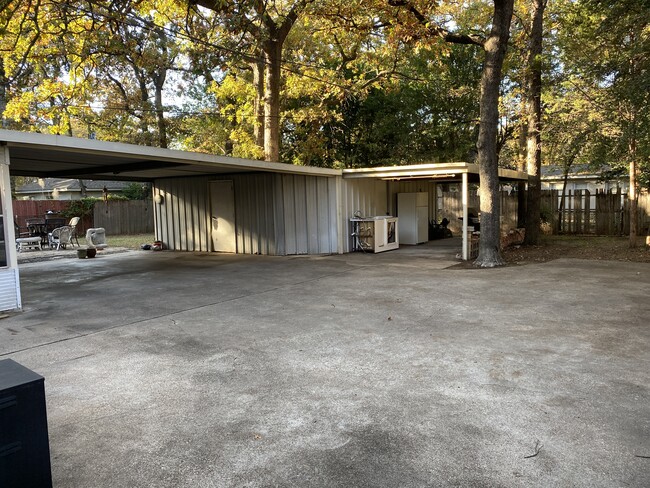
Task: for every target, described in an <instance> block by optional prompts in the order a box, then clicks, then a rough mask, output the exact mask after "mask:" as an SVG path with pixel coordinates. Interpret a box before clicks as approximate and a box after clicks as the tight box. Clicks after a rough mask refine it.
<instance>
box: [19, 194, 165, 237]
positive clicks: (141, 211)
mask: <svg viewBox="0 0 650 488" xmlns="http://www.w3.org/2000/svg"><path fill="white" fill-rule="evenodd" d="M12 203H13V209H14V218H15V221H16V223H17V224H18V226H19V227H21V228H25V227H26V226H27V224H26V222H25V219H27V218H30V217H43V216H44V215H45V214H46V213H47V212H48V211H52V212H55V213H59V212H61V211H63V210H65V209H66V208H68V205H69V203H70V200H14V201H13V202H12ZM91 227H104V228H105V229H106V232H107V234H109V235H124V234H149V233H153V203H152V202H151V200H109V201H108V202H101V201H98V202H97V203H95V208H94V212H93V215H87V216H85V217H83V218H82V219H81V221H80V222H79V224H78V225H77V231H78V233H79V235H84V234H85V233H86V230H87V229H89V228H91Z"/></svg>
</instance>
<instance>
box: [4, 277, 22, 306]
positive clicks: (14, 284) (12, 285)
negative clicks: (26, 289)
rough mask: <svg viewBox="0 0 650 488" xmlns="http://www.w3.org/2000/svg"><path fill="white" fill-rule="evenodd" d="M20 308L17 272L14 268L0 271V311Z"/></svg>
mask: <svg viewBox="0 0 650 488" xmlns="http://www.w3.org/2000/svg"><path fill="white" fill-rule="evenodd" d="M19 308H21V303H20V293H19V291H18V270H17V269H15V268H5V269H0V311H5V310H16V309H19Z"/></svg>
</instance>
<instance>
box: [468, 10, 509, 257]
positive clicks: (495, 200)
mask: <svg viewBox="0 0 650 488" xmlns="http://www.w3.org/2000/svg"><path fill="white" fill-rule="evenodd" d="M513 3H514V0H495V1H494V17H493V21H492V29H491V31H490V35H489V37H488V38H487V40H486V41H485V45H484V49H485V64H484V66H483V73H482V75H481V101H480V109H481V118H480V127H479V134H478V142H477V144H476V145H477V148H478V162H479V177H480V189H479V196H480V199H481V240H480V244H479V253H478V258H476V261H474V265H475V266H480V267H482V268H492V267H495V266H502V265H504V264H505V262H504V261H503V258H502V257H501V252H500V239H501V229H500V220H501V209H500V208H499V206H500V202H499V168H498V161H497V151H496V143H497V133H498V125H499V88H500V85H501V69H502V67H503V59H504V57H505V54H506V50H507V48H508V38H509V37H510V22H511V20H512V10H513Z"/></svg>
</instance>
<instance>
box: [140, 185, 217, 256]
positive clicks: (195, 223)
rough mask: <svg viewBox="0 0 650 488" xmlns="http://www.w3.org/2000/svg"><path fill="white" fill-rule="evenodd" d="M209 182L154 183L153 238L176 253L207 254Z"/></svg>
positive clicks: (209, 243)
mask: <svg viewBox="0 0 650 488" xmlns="http://www.w3.org/2000/svg"><path fill="white" fill-rule="evenodd" d="M208 181H209V178H204V177H199V178H175V179H162V180H156V182H155V184H154V188H153V194H154V197H155V196H157V195H160V196H161V197H162V198H163V200H164V202H163V204H162V205H158V204H154V216H155V224H156V238H157V239H158V240H160V241H162V242H164V243H165V245H166V246H167V247H168V248H169V249H174V250H176V251H210V250H211V242H210V235H209V233H208V231H207V229H208V223H209V219H210V214H209V210H210V200H209V195H208Z"/></svg>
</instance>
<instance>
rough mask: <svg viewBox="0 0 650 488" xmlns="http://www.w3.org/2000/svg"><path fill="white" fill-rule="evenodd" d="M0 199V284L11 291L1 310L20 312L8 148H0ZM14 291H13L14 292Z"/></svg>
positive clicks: (3, 300)
mask: <svg viewBox="0 0 650 488" xmlns="http://www.w3.org/2000/svg"><path fill="white" fill-rule="evenodd" d="M0 199H1V200H2V207H1V208H0V211H1V212H2V218H3V220H4V222H3V224H4V225H3V227H4V240H5V253H6V259H7V265H6V268H0V283H1V284H2V287H3V289H5V290H11V289H12V288H13V290H11V292H9V293H8V294H7V295H6V296H1V297H0V305H1V306H0V308H2V309H3V310H12V309H13V310H20V309H21V308H22V301H21V297H20V279H19V276H18V255H17V250H16V231H15V229H14V209H13V205H12V201H11V179H10V177H9V148H8V147H7V146H2V147H0ZM14 290H15V291H14Z"/></svg>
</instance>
